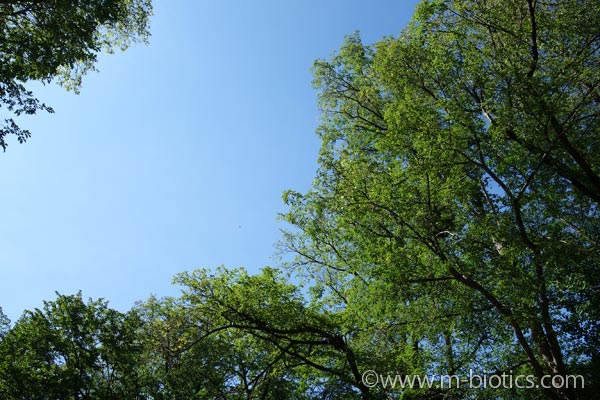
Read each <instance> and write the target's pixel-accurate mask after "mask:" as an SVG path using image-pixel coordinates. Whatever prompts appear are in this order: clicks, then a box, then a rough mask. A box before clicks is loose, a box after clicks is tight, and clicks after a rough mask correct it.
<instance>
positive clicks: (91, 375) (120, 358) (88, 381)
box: [0, 293, 142, 400]
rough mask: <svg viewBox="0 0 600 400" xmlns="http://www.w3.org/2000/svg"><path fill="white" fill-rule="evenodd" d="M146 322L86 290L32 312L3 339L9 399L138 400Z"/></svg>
mask: <svg viewBox="0 0 600 400" xmlns="http://www.w3.org/2000/svg"><path fill="white" fill-rule="evenodd" d="M139 327H140V320H139V318H137V316H136V314H134V313H128V314H122V313H119V312H117V311H115V310H112V309H110V308H108V307H107V303H106V302H105V301H103V300H96V301H92V300H89V301H88V302H87V303H86V302H84V301H83V299H82V297H81V293H78V294H77V295H73V296H64V295H58V297H57V299H56V300H55V301H52V302H44V307H43V310H39V309H36V310H35V311H26V312H25V313H24V314H23V316H22V317H21V318H20V319H19V320H18V321H17V322H16V323H15V324H14V326H13V327H12V329H10V331H9V332H8V333H7V334H6V335H5V336H4V337H3V338H2V340H1V341H0V360H1V361H0V396H1V397H2V398H3V399H7V400H11V399H40V400H41V399H58V398H60V399H123V398H128V399H137V398H142V397H141V393H142V388H141V384H140V380H139V379H138V376H137V370H138V368H137V366H138V360H139V356H138V355H139V353H140V344H139V340H138V337H137V334H138V331H139Z"/></svg>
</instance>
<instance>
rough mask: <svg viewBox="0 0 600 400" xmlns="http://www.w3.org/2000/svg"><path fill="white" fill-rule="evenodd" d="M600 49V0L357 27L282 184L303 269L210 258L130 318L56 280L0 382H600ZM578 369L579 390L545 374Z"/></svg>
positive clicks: (172, 391) (241, 393) (178, 385)
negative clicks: (295, 180) (293, 181)
mask: <svg viewBox="0 0 600 400" xmlns="http://www.w3.org/2000/svg"><path fill="white" fill-rule="evenodd" d="M128 4H129V3H128ZM599 65H600V3H598V2H597V1H592V0H563V1H560V2H557V1H536V0H519V1H517V0H506V1H504V0H503V1H500V0H486V1H480V0H466V1H458V0H424V1H422V2H421V4H420V5H419V6H418V8H417V10H416V13H415V16H414V18H413V20H412V22H411V23H410V25H409V26H408V27H407V28H406V29H405V30H404V31H403V32H402V33H401V34H400V35H399V36H397V37H388V38H384V39H383V40H381V41H379V42H377V43H375V44H373V45H365V44H363V43H362V41H361V38H360V35H359V34H354V35H351V36H348V37H347V38H346V41H345V43H344V45H343V46H342V48H341V49H340V50H339V52H338V53H337V54H336V55H334V56H333V57H332V58H331V59H329V60H319V61H317V62H316V63H315V65H314V77H315V80H314V85H315V88H316V89H317V90H318V92H319V104H320V107H321V109H322V111H323V115H322V123H321V125H320V127H319V128H318V132H317V133H318V135H319V136H320V138H321V140H322V147H321V150H320V153H319V169H318V172H317V176H316V179H315V181H314V184H313V187H312V188H311V189H310V190H309V191H308V192H306V193H299V192H295V191H288V192H286V193H285V194H284V202H285V203H286V204H287V205H288V206H289V209H288V211H287V212H286V213H284V214H283V215H282V216H281V217H282V219H283V220H284V221H286V222H288V223H289V224H291V228H290V229H289V231H288V232H286V233H284V235H283V238H282V242H281V250H282V251H283V252H284V254H286V256H287V255H289V254H291V255H293V257H287V258H286V259H285V260H286V261H285V265H284V269H285V272H287V273H288V274H289V276H292V277H293V278H294V279H293V280H292V282H296V283H291V282H290V280H289V279H288V276H286V275H285V274H284V273H283V272H282V271H279V270H278V269H275V268H264V269H263V270H262V271H261V272H260V273H259V274H256V275H249V274H248V273H247V272H246V271H245V270H243V269H237V270H227V269H225V268H219V269H217V270H215V271H212V272H211V271H210V270H206V269H202V270H197V271H193V272H189V273H183V274H180V275H178V276H177V277H176V278H175V281H176V283H178V284H179V285H181V286H182V287H183V293H182V295H181V296H180V297H178V298H165V299H156V298H150V299H149V300H148V301H146V302H144V303H140V304H138V305H137V306H136V307H134V309H132V310H131V311H130V312H129V313H127V314H121V313H115V312H113V311H109V310H108V309H107V307H106V304H105V303H102V302H92V301H90V302H88V303H87V304H86V303H83V302H82V300H81V296H80V295H79V296H74V297H63V296H60V297H59V298H58V299H57V300H56V302H53V303H47V304H46V306H45V308H44V311H39V310H36V311H35V312H28V313H26V314H25V315H24V316H23V317H22V318H21V319H20V320H19V321H17V322H16V323H15V325H14V326H13V327H12V328H7V329H5V330H7V333H5V334H4V336H2V337H0V354H2V355H3V359H5V360H12V361H8V362H6V361H5V362H3V364H0V394H4V393H7V395H6V396H9V394H11V395H13V397H7V398H19V397H18V396H17V395H16V394H14V393H19V390H20V389H15V385H17V384H18V382H24V383H23V384H22V386H20V387H22V388H27V389H22V390H32V391H33V390H38V392H39V393H41V392H42V389H40V388H41V387H42V382H54V381H53V380H52V379H59V378H57V377H62V376H63V375H64V374H66V375H64V376H66V377H67V378H68V379H69V380H68V382H70V383H69V385H67V386H65V387H71V388H75V387H79V388H85V389H80V391H79V392H77V394H73V395H72V397H68V398H83V397H82V396H83V395H82V393H90V396H92V395H91V393H92V391H90V389H88V388H94V389H93V393H100V392H101V391H102V390H104V392H102V393H105V394H103V396H105V397H99V398H107V397H106V396H108V394H106V393H109V394H111V395H114V393H116V392H114V391H113V392H109V391H107V390H108V389H107V388H113V389H114V390H117V389H116V388H118V390H122V392H119V393H129V396H130V398H153V399H163V398H164V399H167V398H176V399H192V398H194V399H196V398H197V399H204V398H206V399H208V398H211V399H212V398H217V399H221V398H223V399H225V398H227V399H230V398H239V399H242V398H244V399H269V398H273V399H276V398H289V399H317V398H318V399H390V398H394V399H395V398H402V399H441V398H444V399H481V398H494V399H516V398H518V399H531V400H533V399H542V398H547V399H563V400H572V399H589V398H593V397H594V396H596V397H597V392H598V385H599V383H598V379H599V378H600V375H599V372H598V371H600V369H599V365H600V332H599V329H600V311H599V310H600V268H599V265H600V245H599V243H600V215H599V210H598V205H599V203H600V191H599V190H600V158H599V157H600V86H599V85H600V71H599V69H598V66H599ZM36 79H42V78H39V77H38V78H36ZM36 104H37V103H36ZM36 107H37V106H36ZM0 315H1V314H0ZM74 321H80V322H77V323H76V324H75V325H74ZM7 324H8V322H5V323H4V325H7ZM75 327H77V329H75ZM90 327H93V328H90ZM115 338H120V339H119V340H121V341H119V342H118V343H119V346H118V347H115V343H117V341H116V339H115ZM63 344H69V346H67V347H64V348H65V349H66V350H63V347H61V346H62V345H63ZM109 350H110V351H109ZM121 352H124V353H126V354H127V355H128V356H127V357H124V356H123V355H122V354H120V353H121ZM73 354H79V355H80V357H73V356H72V355H73ZM10 355H12V356H10ZM10 357H13V358H10ZM122 357H124V358H122ZM15 358H16V359H15ZM72 360H78V361H77V362H76V363H74V362H73V361H72ZM99 360H100V361H99ZM31 366H35V368H31ZM369 371H375V372H376V373H377V374H378V375H379V376H384V375H387V374H389V375H390V376H400V377H407V376H415V375H417V376H425V375H428V376H432V375H436V376H438V377H439V376H441V375H446V376H459V377H467V376H468V375H469V371H476V373H479V374H489V375H495V376H499V375H500V374H503V373H509V374H510V375H525V376H530V377H532V381H531V382H533V385H531V386H527V387H518V386H515V385H504V386H496V387H494V386H486V387H479V388H469V387H468V385H462V386H461V385H449V386H445V387H444V386H443V385H442V386H440V385H437V386H436V385H434V386H427V385H421V386H420V387H416V386H415V387H412V388H411V387H402V386H400V385H396V386H394V385H386V384H384V382H382V381H378V382H376V384H374V385H373V384H371V383H372V381H365V375H364V374H365V373H368V372H369ZM112 374H117V375H115V376H119V377H120V378H119V379H118V381H119V382H120V384H121V385H124V386H110V385H108V383H107V382H112V381H110V380H108V378H107V377H108V376H113V375H112ZM568 376H578V377H581V378H582V379H584V380H585V381H584V382H585V387H582V386H581V385H580V386H578V387H567V386H566V385H554V386H549V387H543V386H542V385H540V384H539V383H540V382H542V381H543V379H544V377H549V378H551V380H552V379H555V380H554V381H556V378H558V381H559V382H561V380H562V382H564V380H565V379H566V377H568ZM67 378H64V379H67ZM60 379H63V378H60ZM554 381H553V382H554ZM65 382H66V381H65ZM528 382H529V381H528ZM579 382H581V381H579ZM71 383H72V384H71ZM44 384H46V383H44ZM107 385H108V386H107ZM59 386H60V385H59ZM57 387H58V386H57ZM60 387H63V386H60ZM2 390H4V392H2ZM11 390H12V392H11ZM57 390H58V389H57ZM81 390H87V392H82V391H81ZM111 390H112V389H111ZM126 391H127V392H126ZM38 392H36V394H31V395H30V398H48V397H47V396H46V395H45V394H38ZM23 393H30V392H23ZM31 393H33V392H31ZM71 393H75V391H74V390H71ZM134 393H135V395H134ZM44 396H46V397H44ZM78 396H79V397H78ZM135 396H138V397H135ZM65 398H67V397H65ZM90 398H94V397H93V396H92V397H90Z"/></svg>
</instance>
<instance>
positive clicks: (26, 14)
mask: <svg viewBox="0 0 600 400" xmlns="http://www.w3.org/2000/svg"><path fill="white" fill-rule="evenodd" d="M151 14H152V5H151V1H150V0H56V1H55V0H52V1H50V0H3V1H0V35H1V36H0V107H4V108H5V110H6V111H7V112H8V114H9V115H10V114H14V115H16V116H19V115H21V114H35V113H36V112H37V111H49V112H52V108H51V107H49V106H47V105H45V104H44V103H42V102H40V101H39V100H38V99H37V98H36V97H35V96H34V95H33V93H32V92H31V91H30V90H28V89H27V88H26V83H27V82H29V81H39V82H42V83H49V82H51V81H52V80H56V81H57V82H58V83H59V84H61V85H62V86H64V87H65V88H67V89H70V90H74V91H78V89H79V87H80V85H81V79H82V76H83V75H84V74H85V73H86V72H89V71H90V70H94V64H95V62H96V60H97V55H98V52H100V51H108V52H112V51H113V50H114V49H115V48H120V49H122V50H125V49H126V48H127V47H128V46H129V45H130V44H131V43H132V42H138V41H146V40H147V38H148V36H149V30H148V28H149V18H150V15H151ZM8 135H16V136H17V139H18V141H19V142H21V143H22V142H24V141H25V140H27V138H29V137H30V132H29V131H28V130H26V129H22V128H20V127H19V126H18V124H17V123H16V122H15V120H14V118H6V119H5V120H4V124H3V125H2V126H1V127H0V146H1V147H2V148H3V149H4V150H6V146H7V142H6V136H8Z"/></svg>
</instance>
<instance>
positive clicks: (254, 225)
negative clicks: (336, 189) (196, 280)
mask: <svg viewBox="0 0 600 400" xmlns="http://www.w3.org/2000/svg"><path fill="white" fill-rule="evenodd" d="M415 4H416V1H414V0H410V1H377V0H373V1H369V2H367V1H348V0H345V1H341V0H320V1H316V0H304V1H290V2H281V1H253V2H244V1H218V2H217V1H214V2H208V1H191V0H190V1H167V0H155V2H154V14H155V15H154V17H153V19H152V26H151V32H152V37H151V38H150V44H149V45H148V46H143V45H135V46H133V47H132V48H130V49H129V50H128V51H127V52H125V53H120V52H118V53H116V54H114V55H102V56H100V58H99V63H98V65H97V67H98V69H99V72H98V73H92V74H90V75H88V76H87V77H85V78H84V82H83V87H82V90H81V94H80V95H75V94H73V93H70V92H66V91H64V90H63V89H61V88H59V87H56V86H54V85H49V86H46V87H42V86H40V85H32V88H34V89H35V92H36V94H37V96H38V97H39V98H40V99H41V100H42V101H44V102H46V103H47V104H49V105H51V106H52V107H53V108H54V109H55V111H56V113H55V114H39V115H36V116H33V117H28V118H26V119H23V120H22V126H23V127H27V128H29V129H30V130H31V131H32V133H33V137H32V138H31V139H30V140H29V141H28V142H27V143H26V144H23V145H19V144H17V143H16V141H14V140H11V141H10V142H9V147H8V149H7V151H6V152H5V153H4V154H0V187H1V188H2V192H3V195H2V197H1V198H0V206H1V209H2V212H3V217H2V222H1V223H0V267H1V271H2V275H1V276H2V278H1V279H0V306H1V307H2V308H3V310H4V312H5V314H7V315H8V316H9V317H10V318H11V319H12V320H13V321H14V320H16V319H17V318H18V317H19V316H20V315H21V313H22V311H23V310H25V309H33V308H35V307H41V305H42V301H43V300H51V299H54V297H55V295H54V292H55V291H58V292H60V293H63V294H71V293H75V292H76V291H77V290H80V289H81V290H82V291H83V295H84V297H93V298H98V297H103V298H105V299H108V300H109V301H110V305H111V306H112V307H115V308H117V309H120V310H123V311H124V310H127V309H129V308H130V307H131V306H132V305H133V304H134V302H135V301H136V300H144V299H146V298H147V297H148V296H149V295H150V294H151V293H154V294H156V295H157V296H165V295H175V294H176V293H177V290H178V289H177V288H176V287H173V286H172V285H171V279H172V277H173V275H174V274H176V273H178V272H181V271H184V270H191V269H195V268H200V267H216V266H218V265H221V264H224V265H226V266H228V267H238V266H244V267H246V268H248V269H249V270H250V271H257V270H258V269H259V268H261V267H263V266H265V265H273V266H277V258H274V257H273V256H274V254H275V247H274V245H275V243H276V242H277V240H278V239H279V238H280V233H279V229H281V228H284V225H283V223H282V222H278V221H277V218H276V217H277V213H278V212H282V211H284V210H285V208H284V205H283V203H282V201H281V194H282V192H283V191H284V190H286V189H295V190H300V191H305V190H307V189H308V188H309V187H310V183H311V181H312V179H313V176H314V173H315V170H316V168H317V164H316V160H317V152H318V149H319V142H318V139H317V137H316V136H315V134H314V130H315V128H316V126H317V124H318V118H319V112H318V110H317V101H316V92H315V91H314V90H313V89H312V88H311V79H312V77H311V74H310V67H311V66H312V63H313V61H314V60H315V59H317V58H327V57H329V56H331V54H332V53H333V52H334V51H335V50H336V49H338V48H339V47H340V45H341V44H342V42H343V38H344V36H345V35H348V34H351V33H353V32H354V31H356V30H359V31H360V32H361V36H362V37H363V41H364V42H365V43H373V42H375V41H377V40H378V39H380V38H382V37H383V36H386V35H397V34H398V33H399V32H400V31H401V30H402V28H403V27H404V26H405V25H406V23H407V22H408V20H409V19H410V16H411V15H412V13H413V10H414V7H415Z"/></svg>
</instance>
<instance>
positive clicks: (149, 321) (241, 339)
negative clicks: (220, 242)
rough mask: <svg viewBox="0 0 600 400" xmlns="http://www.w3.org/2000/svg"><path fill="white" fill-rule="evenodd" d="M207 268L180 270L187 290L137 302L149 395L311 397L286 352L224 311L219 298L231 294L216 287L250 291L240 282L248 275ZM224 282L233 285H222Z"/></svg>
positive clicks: (200, 397)
mask: <svg viewBox="0 0 600 400" xmlns="http://www.w3.org/2000/svg"><path fill="white" fill-rule="evenodd" d="M206 272H207V271H203V272H201V271H197V272H195V273H193V278H192V276H191V275H187V274H186V275H182V276H180V279H181V282H182V283H183V282H187V283H186V291H188V295H184V296H182V297H181V298H179V299H172V298H166V299H161V300H157V299H155V298H151V299H149V300H148V301H147V302H145V303H142V304H138V305H137V307H136V309H137V312H138V313H139V314H140V315H142V316H143V320H144V331H143V333H142V336H143V337H144V338H146V339H145V340H144V348H145V350H144V354H145V355H144V362H143V364H144V365H145V367H144V368H143V369H144V370H145V371H146V372H144V373H143V374H144V375H145V376H146V377H147V378H146V382H147V388H148V389H147V393H148V395H149V396H150V397H151V398H154V399H190V398H196V399H280V398H286V399H301V398H302V399H308V397H302V396H300V394H299V391H298V389H297V386H298V385H297V383H298V381H299V379H298V377H297V374H295V373H294V372H293V369H292V368H291V367H289V365H288V362H289V360H286V353H285V352H283V351H281V349H278V348H277V347H276V346H274V345H273V344H272V343H269V342H268V341H266V340H262V339H260V338H258V337H256V336H255V335H253V334H252V332H249V331H246V330H244V329H240V328H239V327H237V326H235V325H233V324H230V323H229V322H228V320H227V319H226V316H225V315H223V314H222V313H221V312H222V311H224V308H226V307H227V306H226V305H225V304H222V303H220V301H221V300H224V301H228V300H226V299H223V298H222V297H220V296H219V295H217V294H216V292H219V293H221V294H224V293H223V291H231V294H232V295H233V296H235V297H237V296H238V295H239V296H243V295H245V294H248V292H247V291H246V292H242V290H240V286H239V285H238V283H237V281H238V279H240V280H241V279H243V278H242V277H243V276H244V275H242V276H240V274H239V271H238V272H225V271H223V270H222V271H220V273H219V274H218V275H217V276H210V275H208V274H207V273H206ZM226 282H227V283H231V284H233V287H226V286H223V285H224V284H225V283H226ZM188 283H189V284H190V285H191V286H188V285H187V284H188ZM200 285H202V286H206V285H210V286H211V287H212V288H214V290H215V296H210V295H209V296H208V297H204V296H202V295H201V294H200V293H199V292H197V291H196V290H195V289H196V288H198V287H199V286H200ZM235 293H237V295H236V294H235ZM253 298H254V299H256V294H254V296H253ZM248 300H249V301H252V300H250V299H248ZM228 304H229V305H231V307H236V306H237V305H235V304H234V303H233V302H228Z"/></svg>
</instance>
